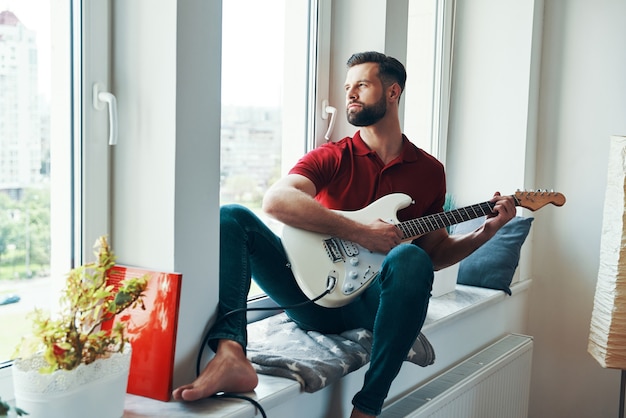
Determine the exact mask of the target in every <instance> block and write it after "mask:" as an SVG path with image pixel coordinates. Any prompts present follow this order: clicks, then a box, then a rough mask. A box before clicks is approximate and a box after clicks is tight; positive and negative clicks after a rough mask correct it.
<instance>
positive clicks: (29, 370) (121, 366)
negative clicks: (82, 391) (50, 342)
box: [13, 344, 131, 394]
mask: <svg viewBox="0 0 626 418" xmlns="http://www.w3.org/2000/svg"><path fill="white" fill-rule="evenodd" d="M130 357H131V348H130V344H127V345H126V348H125V349H124V352H123V353H114V354H112V355H111V356H110V357H108V358H105V359H98V360H96V361H94V362H93V363H91V364H80V365H79V366H78V367H77V368H75V369H74V370H56V371H54V372H53V373H50V374H43V373H40V372H39V369H41V368H42V367H45V366H47V365H48V363H46V361H45V360H44V359H43V357H42V356H41V355H37V356H34V357H31V358H28V359H16V360H15V361H14V362H13V384H14V387H15V388H16V390H18V388H19V390H21V391H22V392H29V393H50V394H52V393H60V392H69V391H72V390H74V389H76V388H78V387H81V386H83V385H86V384H88V383H90V382H92V381H94V380H97V379H104V378H108V377H113V376H119V375H120V374H128V371H129V369H130Z"/></svg>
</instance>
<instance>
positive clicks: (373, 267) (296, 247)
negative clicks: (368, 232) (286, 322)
mask: <svg viewBox="0 0 626 418" xmlns="http://www.w3.org/2000/svg"><path fill="white" fill-rule="evenodd" d="M411 202H412V199H411V197H410V196H408V195H406V194H402V193H394V194H389V195H386V196H384V197H382V198H380V199H378V200H376V201H375V202H373V203H372V204H370V205H369V206H367V207H365V208H363V209H361V210H357V211H337V212H338V213H340V214H342V215H344V216H346V217H348V218H350V219H352V220H354V221H357V222H361V223H366V224H367V223H371V222H373V221H375V220H377V219H382V220H384V221H386V222H389V223H391V224H394V225H395V224H398V219H397V217H396V214H397V212H398V211H399V210H400V209H403V208H405V207H407V206H409V205H410V204H411ZM281 238H282V241H283V245H284V247H285V251H286V252H287V257H288V258H289V262H290V264H291V269H292V271H293V274H294V276H295V278H296V281H297V283H298V285H299V286H300V289H302V291H303V292H304V294H305V295H306V296H307V297H308V298H309V299H314V298H315V297H317V296H320V295H321V294H323V293H324V292H325V291H326V289H327V288H328V286H329V283H334V286H333V288H332V291H331V292H330V293H329V294H328V295H326V296H324V297H323V298H321V299H320V300H318V301H316V303H317V304H318V305H321V306H325V307H327V308H336V307H339V306H343V305H345V304H347V303H348V302H350V301H351V300H352V299H354V298H355V297H357V296H358V295H359V294H360V293H361V292H363V291H364V290H365V289H366V288H367V286H368V285H369V284H370V283H371V281H372V280H373V279H374V278H376V277H377V276H378V274H379V273H380V267H381V265H382V262H383V260H384V258H385V254H381V253H374V252H371V251H369V250H367V249H365V248H363V247H361V246H360V245H358V244H356V243H353V242H350V241H345V240H341V239H338V238H335V237H332V236H329V235H323V234H318V233H315V232H309V231H305V230H302V229H297V228H293V227H290V226H288V225H285V226H284V228H283V232H282V237H281Z"/></svg>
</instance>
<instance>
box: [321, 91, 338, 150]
mask: <svg viewBox="0 0 626 418" xmlns="http://www.w3.org/2000/svg"><path fill="white" fill-rule="evenodd" d="M328 115H330V122H328V130H327V131H326V135H324V139H325V140H326V141H327V142H328V141H329V140H330V134H331V133H332V132H333V129H334V128H335V116H337V109H336V108H334V107H333V106H329V105H328V100H326V99H324V100H323V101H322V119H324V120H326V119H328Z"/></svg>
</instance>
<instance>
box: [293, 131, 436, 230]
mask: <svg viewBox="0 0 626 418" xmlns="http://www.w3.org/2000/svg"><path fill="white" fill-rule="evenodd" d="M289 173H290V174H300V175H302V176H305V177H306V178H308V179H309V180H311V181H312V182H313V183H314V184H315V188H316V190H317V195H316V196H315V198H316V199H317V200H318V201H319V202H320V203H321V204H323V205H324V206H326V207H327V208H330V209H338V210H348V211H352V210H358V209H362V208H364V207H365V206H367V205H369V204H370V203H372V202H373V201H375V200H376V199H378V198H380V197H382V196H384V195H387V194H389V193H406V194H408V195H409V196H411V198H413V200H414V201H415V204H412V205H409V207H407V208H405V209H402V210H401V211H400V212H399V213H398V219H399V220H400V221H405V220H408V219H413V218H418V217H421V216H424V215H430V214H432V213H438V212H441V211H442V210H443V204H444V201H445V194H446V180H445V173H444V169H443V165H442V164H441V163H440V162H439V161H438V160H437V159H436V158H434V157H433V156H431V155H430V154H428V153H426V152H425V151H423V150H421V149H420V148H418V147H417V146H415V145H414V144H413V143H412V142H410V141H409V140H408V139H407V138H406V137H404V136H403V148H402V152H401V154H400V156H399V157H398V158H396V159H395V160H393V161H391V162H390V163H389V164H387V165H384V164H383V162H382V160H381V159H380V158H379V157H378V155H377V154H376V153H375V152H374V151H372V150H371V149H370V148H369V147H368V146H367V145H366V144H365V142H363V140H362V139H361V136H360V131H358V132H357V133H356V134H354V137H352V138H350V137H346V138H344V139H342V140H341V141H338V142H331V143H327V144H324V145H322V146H320V147H318V148H316V149H314V150H312V151H310V152H309V153H307V154H306V155H305V156H304V157H302V158H301V159H300V161H298V163H297V164H296V165H295V166H294V167H293V168H292V169H291V170H290V171H289Z"/></svg>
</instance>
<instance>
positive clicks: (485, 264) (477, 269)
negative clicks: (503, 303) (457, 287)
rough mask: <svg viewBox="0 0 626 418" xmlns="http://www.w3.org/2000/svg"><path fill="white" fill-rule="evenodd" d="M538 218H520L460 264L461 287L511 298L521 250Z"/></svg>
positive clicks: (458, 278) (459, 281) (508, 224)
mask: <svg viewBox="0 0 626 418" xmlns="http://www.w3.org/2000/svg"><path fill="white" fill-rule="evenodd" d="M533 219H534V218H524V217H521V216H516V217H514V218H513V219H511V220H510V221H509V222H507V223H506V224H505V225H504V226H503V227H502V228H500V229H499V230H498V232H496V234H495V235H494V236H493V237H492V238H491V239H490V240H489V241H487V242H486V243H485V244H483V245H482V246H481V247H480V248H478V249H477V250H476V251H474V252H473V253H472V254H470V255H469V256H468V257H466V258H465V259H463V260H461V262H460V263H459V273H458V276H457V279H456V281H457V283H459V284H465V285H470V286H479V287H486V288H489V289H497V290H502V291H504V292H506V293H507V294H508V295H510V294H511V288H510V286H511V281H512V280H513V274H515V269H516V268H517V265H518V263H519V257H520V250H521V248H522V244H523V243H524V240H526V237H527V236H528V232H529V231H530V225H531V223H532V221H533Z"/></svg>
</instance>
